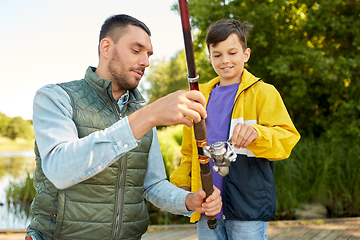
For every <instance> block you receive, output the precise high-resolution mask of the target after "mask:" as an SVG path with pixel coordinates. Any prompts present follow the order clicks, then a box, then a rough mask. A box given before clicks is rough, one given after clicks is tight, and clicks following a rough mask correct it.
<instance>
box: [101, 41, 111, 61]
mask: <svg viewBox="0 0 360 240" xmlns="http://www.w3.org/2000/svg"><path fill="white" fill-rule="evenodd" d="M111 47H112V41H111V39H109V38H103V39H102V40H101V41H100V44H99V51H100V55H103V56H104V57H105V58H107V59H108V58H109V57H110V50H111Z"/></svg>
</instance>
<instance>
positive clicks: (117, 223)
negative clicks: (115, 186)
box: [113, 156, 126, 240]
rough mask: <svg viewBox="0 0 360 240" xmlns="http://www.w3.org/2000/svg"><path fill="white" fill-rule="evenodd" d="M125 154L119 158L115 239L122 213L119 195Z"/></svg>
mask: <svg viewBox="0 0 360 240" xmlns="http://www.w3.org/2000/svg"><path fill="white" fill-rule="evenodd" d="M125 158H126V157H125V156H124V157H122V159H121V171H120V180H119V192H118V204H117V209H116V222H115V231H114V238H113V239H114V240H115V239H116V236H117V234H118V231H119V224H120V216H121V215H122V211H121V201H122V199H121V195H122V193H121V192H122V184H123V179H124V176H123V175H124V163H125Z"/></svg>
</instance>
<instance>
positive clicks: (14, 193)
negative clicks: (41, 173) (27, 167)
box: [7, 173, 36, 203]
mask: <svg viewBox="0 0 360 240" xmlns="http://www.w3.org/2000/svg"><path fill="white" fill-rule="evenodd" d="M35 195H36V190H35V188H34V183H33V178H32V177H31V176H30V174H29V173H27V175H26V178H25V179H24V180H23V181H21V182H19V183H14V182H11V183H10V185H9V188H8V190H7V201H8V202H9V203H10V202H22V203H25V202H27V203H31V202H32V200H33V199H34V197H35Z"/></svg>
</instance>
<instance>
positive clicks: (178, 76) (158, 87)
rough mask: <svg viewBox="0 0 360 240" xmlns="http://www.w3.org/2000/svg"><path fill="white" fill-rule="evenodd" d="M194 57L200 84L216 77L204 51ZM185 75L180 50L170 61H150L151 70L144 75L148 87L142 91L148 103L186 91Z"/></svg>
mask: <svg viewBox="0 0 360 240" xmlns="http://www.w3.org/2000/svg"><path fill="white" fill-rule="evenodd" d="M195 57H196V62H197V74H198V75H199V82H200V83H204V82H207V81H209V79H212V78H213V77H215V76H216V75H215V71H214V70H213V69H212V66H211V65H210V61H209V59H208V57H207V55H206V53H205V51H199V52H196V53H195ZM187 75H188V74H187V67H186V57H185V51H184V50H182V51H180V52H178V53H176V55H175V56H174V57H172V58H171V60H170V61H166V60H161V61H160V60H155V61H152V62H151V69H150V71H149V72H148V74H147V75H146V79H147V82H149V83H150V87H149V88H147V89H142V90H143V91H144V92H145V93H146V95H147V96H148V97H149V102H153V101H155V100H156V99H158V98H161V97H163V96H165V95H167V94H170V93H172V92H175V91H177V90H188V89H189V85H188V81H187Z"/></svg>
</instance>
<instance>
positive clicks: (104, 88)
mask: <svg viewBox="0 0 360 240" xmlns="http://www.w3.org/2000/svg"><path fill="white" fill-rule="evenodd" d="M95 71H96V68H95V67H91V66H90V67H88V68H87V70H86V73H85V77H84V79H85V81H86V82H87V83H88V84H89V85H90V86H91V87H92V88H93V89H95V90H96V91H97V92H101V93H103V94H107V95H109V97H110V98H111V99H113V100H114V101H115V99H114V97H113V95H112V91H111V90H112V89H111V81H109V80H107V79H102V78H99V77H98V76H97V75H96V74H95ZM129 102H137V103H144V102H145V99H144V98H143V96H142V95H141V93H140V91H139V90H138V88H135V89H132V90H129Z"/></svg>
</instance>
